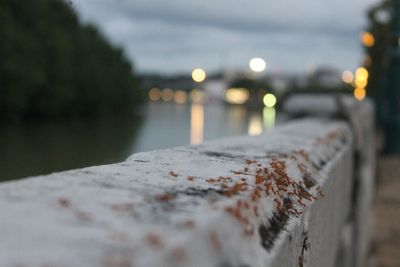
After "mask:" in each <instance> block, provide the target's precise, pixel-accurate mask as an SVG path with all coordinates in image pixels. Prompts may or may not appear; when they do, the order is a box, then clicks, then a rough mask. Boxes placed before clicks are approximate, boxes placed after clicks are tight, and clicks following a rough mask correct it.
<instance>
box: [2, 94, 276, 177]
mask: <svg viewBox="0 0 400 267" xmlns="http://www.w3.org/2000/svg"><path fill="white" fill-rule="evenodd" d="M140 113H141V115H138V116H136V117H134V118H130V119H126V118H112V119H103V120H96V121H78V122H77V121H74V122H72V121H69V122H52V123H28V124H18V125H8V126H5V125H2V126H1V128H0V181H5V180H12V179H18V178H21V177H26V176H33V175H40V174H47V173H51V172H56V171H62V170H67V169H74V168H80V167H85V166H91V165H100V164H108V163H114V162H118V161H122V160H124V159H126V158H127V157H128V156H129V155H131V154H133V153H136V152H143V151H149V150H155V149H160V148H169V147H174V146H180V145H187V144H199V143H201V142H204V141H207V140H213V139H217V138H221V137H226V136H235V135H246V134H251V135H257V134H260V133H261V132H262V131H263V130H264V129H266V128H272V127H273V126H274V124H275V110H274V109H273V108H264V109H259V110H250V109H248V108H246V107H245V106H239V105H232V106H229V105H225V104H222V103H210V104H205V105H203V104H173V103H163V102H156V103H149V104H147V105H146V106H145V107H143V110H142V111H141V112H140Z"/></svg>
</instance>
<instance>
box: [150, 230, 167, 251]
mask: <svg viewBox="0 0 400 267" xmlns="http://www.w3.org/2000/svg"><path fill="white" fill-rule="evenodd" d="M146 241H147V243H148V244H149V245H150V246H152V247H154V248H162V247H164V242H163V241H162V239H161V237H160V236H159V235H157V234H154V233H148V234H147V235H146Z"/></svg>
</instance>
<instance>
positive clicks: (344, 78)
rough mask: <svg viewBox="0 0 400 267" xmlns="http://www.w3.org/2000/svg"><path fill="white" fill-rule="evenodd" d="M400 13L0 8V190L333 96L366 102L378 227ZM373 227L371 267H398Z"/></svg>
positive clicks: (250, 7)
mask: <svg viewBox="0 0 400 267" xmlns="http://www.w3.org/2000/svg"><path fill="white" fill-rule="evenodd" d="M399 5H400V3H399V1H398V0H352V1H347V0H320V1H314V0H303V1H298V0H287V1H272V0H269V1H261V0H238V1H235V2H234V3H232V1H228V0H220V1H211V0H203V1H185V0H170V1H163V0H68V1H67V0H65V1H64V0H28V1H27V0H0V40H1V41H0V181H6V180H12V179H18V178H21V177H26V176H33V175H39V174H46V173H50V172H55V171H61V170H66V169H72V168H79V167H84V166H90V165H99V164H106V163H113V162H118V161H122V160H124V159H126V158H127V157H128V156H129V155H131V154H132V153H136V152H142V151H149V150H154V149H160V148H168V147H173V146H178V145H186V144H199V143H201V142H203V141H205V140H211V139H216V138H221V137H226V136H232V135H247V134H248V135H258V134H261V133H262V132H263V131H265V130H268V129H270V128H273V127H274V126H275V125H276V124H279V123H282V121H285V119H286V118H285V115H284V114H283V113H281V112H280V107H281V105H282V103H284V101H285V99H286V98H287V97H288V96H289V95H291V94H298V93H315V92H318V93H330V94H332V93H344V94H348V95H351V96H352V97H354V98H355V99H356V100H357V101H365V99H366V98H370V99H372V100H373V101H375V104H376V114H375V121H376V129H377V132H376V133H377V134H376V136H377V139H376V140H377V144H378V145H377V153H378V154H379V155H386V156H383V157H381V160H380V161H379V164H380V165H379V166H380V172H379V173H380V175H379V180H380V182H381V183H382V184H383V185H386V188H387V189H386V191H384V192H383V193H382V192H381V193H380V194H384V195H385V194H386V195H385V196H386V197H385V198H380V199H381V200H382V199H383V200H382V201H383V202H382V203H383V204H382V205H386V204H387V203H389V202H390V203H391V204H390V205H389V206H390V207H389V208H388V206H385V207H386V209H389V211H388V212H386V213H385V212H383V213H382V214H380V217H381V218H385V214H388V213H399V211H400V199H399V198H398V197H397V195H398V193H396V192H397V191H393V190H394V189H393V188H397V189H399V188H400V184H399V180H400V177H398V174H399V173H400V170H399V164H400V159H399V158H398V156H387V155H393V154H394V155H395V154H397V153H399V152H400V141H399V140H398V139H399V136H400V52H399V46H400V17H399V16H400V7H399ZM371 119H373V118H371ZM382 169H383V170H385V171H384V172H386V174H385V175H386V176H385V175H383V176H384V177H383V176H382V175H381V173H382V171H381V170H382ZM381 176H382V177H383V178H382V177H381ZM385 177H386V178H385ZM384 179H386V180H384ZM382 181H383V182H382ZM384 181H386V182H387V183H386V184H385V182H384ZM384 187H385V186H381V187H380V188H381V189H382V188H384ZM397 189H396V190H397ZM382 190H383V189H382ZM388 190H389V191H390V190H392V191H390V192H389V193H387V192H388ZM388 194H389V195H388ZM396 197H397V198H396ZM388 201H389V202H388ZM385 203H386V204H385ZM385 207H383V206H382V207H380V209H379V212H381V211H383V210H384V209H385ZM392 221H393V220H392ZM393 224H394V225H396V224H397V225H400V221H399V220H398V219H395V220H394V221H393ZM384 227H386V229H389V230H388V231H387V232H385V233H386V235H387V236H397V239H396V240H397V241H393V240H392V241H387V242H389V244H392V243H393V242H394V243H396V244H397V247H390V246H389V247H390V249H389V250H385V252H382V253H386V254H388V253H389V252H387V251H391V252H390V253H389V254H390V255H394V256H393V257H392V258H391V260H389V261H388V262H386V263H382V262H380V263H379V264H380V265H379V264H378V265H377V266H400V259H399V257H400V256H399V255H400V249H399V248H400V244H399V240H400V231H397V232H396V231H394V230H393V227H392V226H388V225H384ZM391 227H392V228H391ZM385 242H386V241H385ZM391 242H392V243H391ZM385 244H386V243H385ZM381 247H382V246H381ZM397 249H399V250H397ZM376 250H379V249H377V248H376ZM396 250H397V252H398V253H397V252H396ZM396 255H397V256H396ZM383 258H384V257H383ZM385 259H386V258H385ZM385 264H386V265H385ZM391 264H392V265H391ZM397 264H398V265H397Z"/></svg>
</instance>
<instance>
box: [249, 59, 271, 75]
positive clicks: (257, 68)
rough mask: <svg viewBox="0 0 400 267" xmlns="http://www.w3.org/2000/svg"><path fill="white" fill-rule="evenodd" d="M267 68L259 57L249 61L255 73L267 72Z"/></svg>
mask: <svg viewBox="0 0 400 267" xmlns="http://www.w3.org/2000/svg"><path fill="white" fill-rule="evenodd" d="M266 66H267V64H266V63H265V60H264V59H262V58H259V57H255V58H252V59H251V60H250V61H249V67H250V69H251V70H252V71H254V72H262V71H264V70H265V68H266Z"/></svg>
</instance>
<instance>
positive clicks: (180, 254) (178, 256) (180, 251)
mask: <svg viewBox="0 0 400 267" xmlns="http://www.w3.org/2000/svg"><path fill="white" fill-rule="evenodd" d="M171 256H172V257H173V259H174V260H175V261H177V262H181V261H184V260H185V259H186V252H185V249H184V248H182V247H176V248H174V249H172V251H171Z"/></svg>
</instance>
